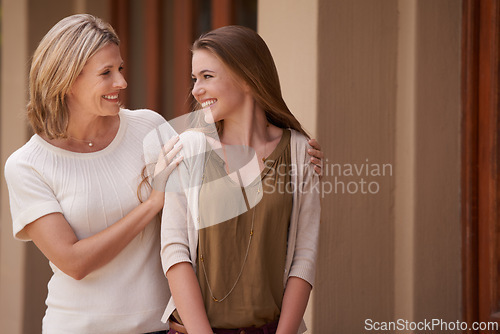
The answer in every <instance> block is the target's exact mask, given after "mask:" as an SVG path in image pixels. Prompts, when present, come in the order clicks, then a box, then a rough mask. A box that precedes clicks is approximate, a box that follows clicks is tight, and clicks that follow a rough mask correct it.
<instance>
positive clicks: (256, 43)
mask: <svg viewBox="0 0 500 334" xmlns="http://www.w3.org/2000/svg"><path fill="white" fill-rule="evenodd" d="M197 50H208V51H209V52H211V53H213V54H214V55H215V56H216V57H217V58H218V59H219V60H220V61H222V63H224V64H225V65H226V66H227V67H228V68H229V69H230V70H231V71H232V72H233V73H234V74H235V75H236V76H237V77H238V78H240V79H242V80H244V81H245V82H246V83H247V84H248V85H249V86H250V88H251V90H252V93H253V96H254V98H255V100H256V102H257V103H258V104H259V106H260V107H261V108H262V109H263V110H264V112H265V113H266V118H267V120H268V122H269V123H271V124H273V125H276V126H278V127H280V128H292V129H294V130H297V131H299V132H300V133H302V134H303V135H305V136H307V137H309V136H308V134H307V133H306V131H305V130H304V129H303V128H302V125H300V123H299V121H298V120H297V119H296V118H295V116H294V115H293V114H292V113H291V112H290V109H288V107H287V105H286V103H285V101H284V100H283V97H282V95H281V86H280V81H279V77H278V71H277V70H276V65H275V64H274V60H273V57H272V55H271V52H270V51H269V48H268V47H267V45H266V42H264V40H263V39H262V38H261V37H260V36H259V35H258V34H257V33H256V32H255V31H253V30H252V29H249V28H246V27H242V26H236V25H233V26H225V27H222V28H218V29H215V30H212V31H210V32H208V33H206V34H203V35H201V36H200V38H198V39H197V40H196V41H195V42H194V43H193V47H192V51H193V52H194V51H197ZM218 123H219V124H217V127H218V129H219V131H222V128H223V126H224V123H223V121H221V122H218Z"/></svg>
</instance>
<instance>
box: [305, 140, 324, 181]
mask: <svg viewBox="0 0 500 334" xmlns="http://www.w3.org/2000/svg"><path fill="white" fill-rule="evenodd" d="M308 143H309V145H311V146H312V148H310V149H308V150H307V153H308V154H309V155H310V156H311V163H312V164H313V165H314V171H315V172H316V173H317V174H318V175H319V176H322V175H323V158H324V154H323V152H322V151H321V146H320V145H319V143H318V141H317V140H316V139H310V140H309V142H308Z"/></svg>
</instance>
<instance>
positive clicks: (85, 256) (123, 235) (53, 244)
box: [25, 190, 163, 280]
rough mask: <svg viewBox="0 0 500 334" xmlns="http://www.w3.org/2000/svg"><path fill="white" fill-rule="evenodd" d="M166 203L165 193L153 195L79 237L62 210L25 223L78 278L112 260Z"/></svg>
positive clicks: (46, 250)
mask: <svg viewBox="0 0 500 334" xmlns="http://www.w3.org/2000/svg"><path fill="white" fill-rule="evenodd" d="M162 207H163V193H161V192H158V191H155V190H153V193H152V194H151V196H150V197H149V198H148V199H147V200H146V201H145V202H144V203H141V204H140V205H139V206H137V207H136V208H134V209H133V210H132V211H131V212H130V213H129V214H127V215H126V216H125V217H123V218H122V219H120V220H119V221H117V222H116V223H114V224H113V225H111V226H110V227H108V228H106V229H104V230H103V231H101V232H99V233H97V234H95V235H93V236H91V237H88V238H85V239H82V240H78V238H77V237H76V235H75V233H74V232H73V229H72V228H71V226H70V225H69V223H68V222H67V221H66V219H65V218H64V216H63V215H62V214H61V213H51V214H48V215H46V216H43V217H41V218H39V219H37V220H35V221H34V222H33V223H31V224H28V225H27V226H26V227H25V231H26V233H27V234H28V236H29V237H30V239H32V240H33V242H34V243H35V245H36V246H37V247H38V248H39V249H40V250H41V251H42V253H43V254H44V255H45V256H46V257H47V259H49V260H50V261H51V262H52V263H53V264H54V265H55V266H56V267H57V268H59V269H60V270H62V271H63V272H64V273H65V274H67V275H69V276H71V277H73V278H74V279H76V280H80V279H83V278H84V277H85V276H87V275H88V274H90V273H91V272H92V271H94V270H96V269H98V268H100V267H102V266H104V265H105V264H107V263H108V262H110V261H111V260H112V259H113V258H114V257H115V256H116V255H118V253H120V252H121V251H122V250H123V249H124V248H125V246H127V245H128V244H129V243H130V241H132V239H133V238H135V236H137V234H139V232H141V231H142V230H143V229H144V228H145V227H146V226H147V225H148V223H149V222H150V221H151V220H152V219H153V218H154V217H155V215H156V214H157V213H158V212H159V211H160V210H161V208H162Z"/></svg>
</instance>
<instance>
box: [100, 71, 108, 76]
mask: <svg viewBox="0 0 500 334" xmlns="http://www.w3.org/2000/svg"><path fill="white" fill-rule="evenodd" d="M107 74H109V70H108V71H105V72H102V73H101V75H107Z"/></svg>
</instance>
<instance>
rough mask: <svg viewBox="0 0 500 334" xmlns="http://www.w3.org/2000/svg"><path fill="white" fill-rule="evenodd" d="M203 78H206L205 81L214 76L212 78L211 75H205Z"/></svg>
mask: <svg viewBox="0 0 500 334" xmlns="http://www.w3.org/2000/svg"><path fill="white" fill-rule="evenodd" d="M203 77H204V78H205V79H208V78H211V77H212V76H211V75H210V74H205V75H204V76H203Z"/></svg>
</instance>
